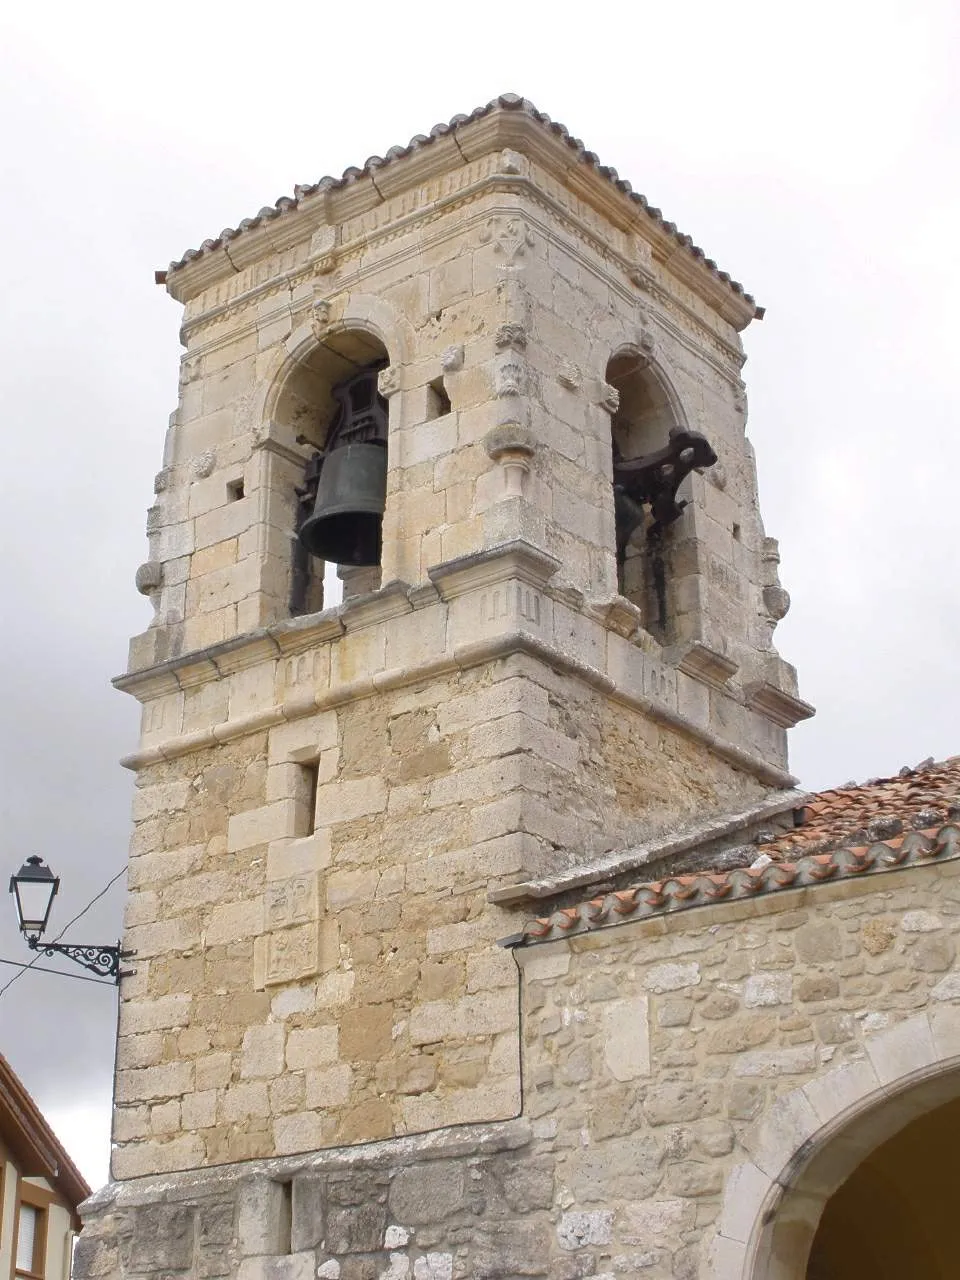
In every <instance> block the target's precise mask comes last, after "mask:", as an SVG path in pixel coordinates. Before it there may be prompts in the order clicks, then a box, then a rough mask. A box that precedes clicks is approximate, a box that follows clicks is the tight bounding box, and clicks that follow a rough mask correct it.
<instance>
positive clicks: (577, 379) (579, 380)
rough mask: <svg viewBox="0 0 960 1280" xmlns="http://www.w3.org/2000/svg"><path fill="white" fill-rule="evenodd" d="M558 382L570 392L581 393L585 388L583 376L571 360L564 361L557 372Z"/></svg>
mask: <svg viewBox="0 0 960 1280" xmlns="http://www.w3.org/2000/svg"><path fill="white" fill-rule="evenodd" d="M557 381H558V382H559V383H560V385H561V387H566V389H567V390H568V391H579V390H580V388H581V387H582V386H583V374H582V373H581V372H580V370H579V369H578V368H577V366H576V365H575V364H572V363H571V362H570V361H569V360H563V361H561V363H560V368H559V369H558V370H557Z"/></svg>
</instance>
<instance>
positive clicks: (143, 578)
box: [134, 560, 163, 627]
mask: <svg viewBox="0 0 960 1280" xmlns="http://www.w3.org/2000/svg"><path fill="white" fill-rule="evenodd" d="M134 582H135V583H136V587H137V590H138V591H139V592H140V594H141V595H142V596H146V597H147V599H148V600H149V601H150V603H151V604H152V605H153V615H154V616H153V621H152V622H151V623H150V625H151V626H153V627H155V626H156V625H157V620H158V619H157V615H158V614H159V612H160V588H161V587H162V586H163V565H162V564H161V563H160V561H159V560H147V561H146V562H145V563H144V564H142V565H141V566H140V567H139V569H138V570H137V573H136V577H135V578H134Z"/></svg>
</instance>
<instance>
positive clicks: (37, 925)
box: [10, 854, 133, 986]
mask: <svg viewBox="0 0 960 1280" xmlns="http://www.w3.org/2000/svg"><path fill="white" fill-rule="evenodd" d="M59 888H60V877H59V876H55V875H54V874H53V872H52V871H51V870H50V868H49V867H48V866H47V864H46V863H45V862H44V860H43V859H42V858H38V857H37V856H36V855H35V854H34V856H33V857H31V858H28V859H27V860H26V862H25V863H24V864H23V866H22V867H21V868H20V870H19V871H18V872H17V874H16V875H15V876H11V877H10V892H11V893H12V894H13V900H14V904H15V905H16V908H17V924H18V926H19V928H20V932H21V933H22V934H23V936H24V937H25V938H26V940H27V946H28V947H29V948H30V950H31V951H40V952H42V953H43V955H45V956H66V957H67V959H68V960H74V961H76V963H77V964H81V965H83V967H84V968H85V969H89V970H90V971H91V972H92V973H96V974H98V975H99V976H100V977H101V978H113V980H114V981H115V982H116V983H117V985H118V986H119V984H120V979H121V978H122V977H124V976H125V973H124V971H122V970H121V968H120V961H121V960H123V959H125V958H126V957H127V956H130V955H133V952H132V951H121V950H120V943H119V942H118V943H117V945H116V946H115V947H101V946H86V945H84V944H81V943H74V942H43V941H42V940H41V937H40V935H41V934H42V933H43V931H44V930H45V929H46V927H47V921H48V920H49V919H50V908H51V907H52V906H53V900H54V898H55V897H56V896H57V891H58V890H59Z"/></svg>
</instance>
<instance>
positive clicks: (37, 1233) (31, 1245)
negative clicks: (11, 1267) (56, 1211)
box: [16, 1203, 44, 1277]
mask: <svg viewBox="0 0 960 1280" xmlns="http://www.w3.org/2000/svg"><path fill="white" fill-rule="evenodd" d="M43 1236H44V1231H43V1210H42V1209H38V1208H37V1207H36V1205H32V1204H23V1203H21V1205H20V1213H19V1219H18V1222H17V1259H16V1274H17V1275H18V1276H30V1277H35V1276H42V1275H43V1256H42V1255H43Z"/></svg>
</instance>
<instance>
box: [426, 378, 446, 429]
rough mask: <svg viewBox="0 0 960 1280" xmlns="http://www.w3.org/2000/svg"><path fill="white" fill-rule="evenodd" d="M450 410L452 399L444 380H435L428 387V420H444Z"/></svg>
mask: <svg viewBox="0 0 960 1280" xmlns="http://www.w3.org/2000/svg"><path fill="white" fill-rule="evenodd" d="M450 409H451V405H450V397H449V396H448V395H447V389H446V387H445V386H444V385H443V378H435V379H434V380H433V382H431V383H430V385H429V386H428V387H427V420H428V421H430V420H431V419H433V418H443V417H445V416H446V415H447V414H448V413H449V412H450Z"/></svg>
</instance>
